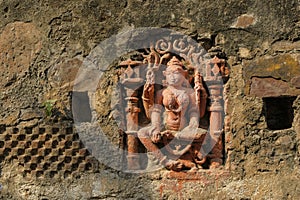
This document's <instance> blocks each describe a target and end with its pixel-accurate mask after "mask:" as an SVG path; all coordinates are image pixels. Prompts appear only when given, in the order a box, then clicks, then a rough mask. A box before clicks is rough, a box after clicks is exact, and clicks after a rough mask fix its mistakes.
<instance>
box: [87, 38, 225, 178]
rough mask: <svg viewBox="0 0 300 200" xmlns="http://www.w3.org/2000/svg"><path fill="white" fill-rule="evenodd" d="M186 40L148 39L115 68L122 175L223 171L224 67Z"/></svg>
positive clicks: (213, 53)
mask: <svg viewBox="0 0 300 200" xmlns="http://www.w3.org/2000/svg"><path fill="white" fill-rule="evenodd" d="M190 40H191V39H190V38H189V37H187V36H182V35H180V34H171V35H167V36H159V37H151V41H150V40H145V41H144V42H145V46H146V48H144V49H139V50H136V51H134V52H133V53H131V55H130V53H129V56H127V57H126V56H124V57H126V59H123V60H121V61H119V62H118V65H117V66H116V67H115V68H119V69H121V70H120V71H122V73H121V75H120V80H119V86H118V92H119V94H120V95H118V97H117V98H118V99H117V100H114V105H112V107H113V108H114V109H115V110H114V112H113V113H115V115H114V116H115V117H118V118H121V120H120V121H121V124H123V127H122V128H121V129H122V130H121V131H120V132H121V140H120V141H121V143H122V144H121V145H120V146H122V147H123V148H124V150H125V155H124V157H125V163H126V164H125V165H124V166H123V167H124V169H125V170H126V171H145V172H146V171H153V170H155V169H159V168H161V167H165V168H167V169H168V170H170V171H176V172H179V171H182V172H191V171H193V172H197V171H199V170H208V169H215V168H223V165H224V158H225V157H226V156H225V155H224V154H225V151H224V144H223V140H224V129H223V127H224V120H223V119H224V104H226V102H225V101H224V98H223V92H224V87H223V86H224V84H225V83H226V81H227V80H228V78H229V67H228V64H227V62H226V56H225V54H224V53H223V51H222V50H221V49H220V48H218V47H212V48H210V49H204V48H203V47H202V46H201V45H200V44H199V43H197V42H193V43H191V42H190ZM139 41H140V40H139ZM92 107H93V105H92ZM116 113H117V114H116ZM120 116H122V117H120ZM181 176H182V175H181Z"/></svg>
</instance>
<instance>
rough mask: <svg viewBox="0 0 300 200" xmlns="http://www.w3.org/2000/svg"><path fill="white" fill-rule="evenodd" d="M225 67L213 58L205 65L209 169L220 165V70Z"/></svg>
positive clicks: (221, 117) (219, 60)
mask: <svg viewBox="0 0 300 200" xmlns="http://www.w3.org/2000/svg"><path fill="white" fill-rule="evenodd" d="M224 65H225V60H224V59H219V58H218V57H216V56H215V57H214V58H213V59H211V60H209V61H208V62H207V65H206V76H205V82H206V84H207V86H208V89H209V93H210V99H211V103H210V106H209V111H210V130H209V132H210V138H211V140H210V144H211V145H213V148H212V151H211V156H210V157H211V166H210V168H214V167H218V166H219V165H220V164H221V163H222V158H223V153H222V150H223V149H222V148H223V146H222V134H223V110H224V108H223V102H222V100H223V97H222V94H223V92H222V91H223V80H222V75H221V73H220V72H221V69H222V67H224Z"/></svg>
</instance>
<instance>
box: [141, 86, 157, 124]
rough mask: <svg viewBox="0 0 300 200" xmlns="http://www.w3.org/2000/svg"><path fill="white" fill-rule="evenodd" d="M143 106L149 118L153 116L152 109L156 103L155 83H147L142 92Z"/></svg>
mask: <svg viewBox="0 0 300 200" xmlns="http://www.w3.org/2000/svg"><path fill="white" fill-rule="evenodd" d="M142 100H143V106H144V108H145V113H146V116H147V117H148V118H151V116H150V115H151V114H150V110H151V109H153V108H152V107H153V105H154V84H149V83H146V84H145V85H144V90H143V94H142Z"/></svg>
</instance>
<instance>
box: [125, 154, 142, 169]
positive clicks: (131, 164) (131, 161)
mask: <svg viewBox="0 0 300 200" xmlns="http://www.w3.org/2000/svg"><path fill="white" fill-rule="evenodd" d="M127 169H128V170H140V169H141V166H140V156H139V155H128V156H127Z"/></svg>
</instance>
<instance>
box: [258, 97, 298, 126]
mask: <svg viewBox="0 0 300 200" xmlns="http://www.w3.org/2000/svg"><path fill="white" fill-rule="evenodd" d="M295 99H296V97H268V98H264V99H263V101H264V109H263V114H264V115H265V117H266V121H267V126H268V128H269V129H270V130H282V129H287V128H291V127H292V123H293V120H294V110H293V107H292V106H293V101H294V100H295Z"/></svg>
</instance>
